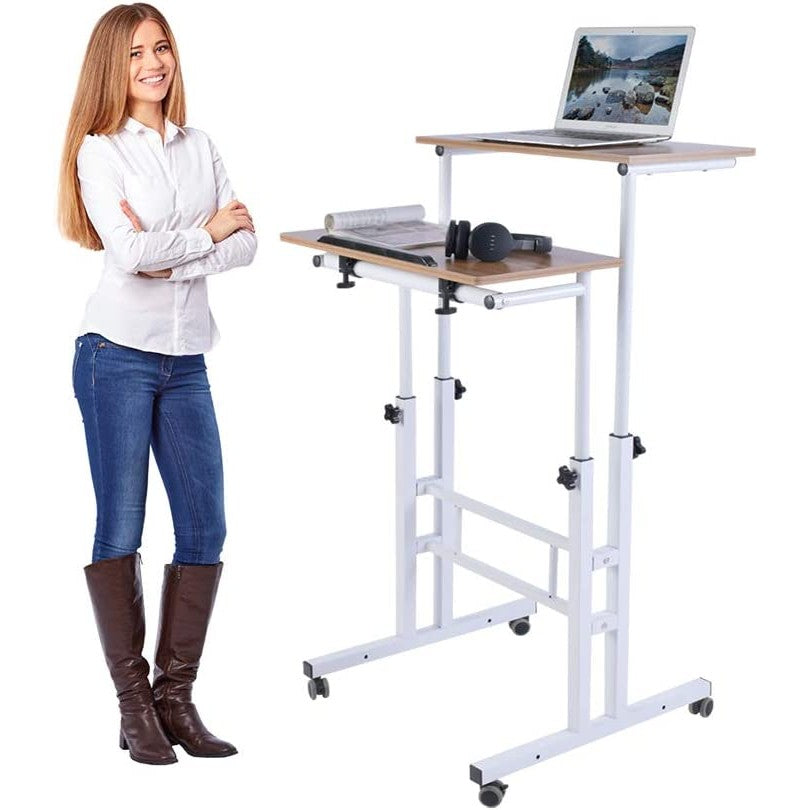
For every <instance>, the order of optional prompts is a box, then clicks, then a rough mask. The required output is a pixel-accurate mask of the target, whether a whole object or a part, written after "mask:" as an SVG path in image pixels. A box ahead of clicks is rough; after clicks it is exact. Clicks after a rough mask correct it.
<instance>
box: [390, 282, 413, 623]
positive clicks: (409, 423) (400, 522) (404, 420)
mask: <svg viewBox="0 0 810 810" xmlns="http://www.w3.org/2000/svg"><path fill="white" fill-rule="evenodd" d="M399 386H400V392H401V393H400V395H399V396H398V397H397V407H398V408H399V409H400V417H399V423H398V424H396V425H395V427H396V431H397V437H396V464H397V474H396V543H397V553H396V560H397V563H396V566H397V568H396V580H397V583H396V593H397V634H398V635H403V636H410V635H413V634H414V633H415V632H416V398H415V397H414V396H413V379H412V362H411V291H410V290H407V289H405V288H404V287H401V288H400V290H399Z"/></svg>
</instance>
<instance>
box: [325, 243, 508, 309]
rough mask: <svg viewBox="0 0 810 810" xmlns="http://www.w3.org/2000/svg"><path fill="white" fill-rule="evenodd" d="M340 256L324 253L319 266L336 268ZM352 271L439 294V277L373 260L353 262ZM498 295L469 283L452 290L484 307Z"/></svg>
mask: <svg viewBox="0 0 810 810" xmlns="http://www.w3.org/2000/svg"><path fill="white" fill-rule="evenodd" d="M339 260H340V257H339V256H337V255H336V254H334V253H326V254H324V255H323V256H322V257H321V266H323V267H328V268H330V269H331V270H337V269H339V268H338V263H339ZM352 272H353V273H354V274H355V275H356V276H359V277H360V278H371V279H375V280H376V281H385V282H387V283H389V284H397V285H399V286H400V287H408V288H409V289H411V290H418V291H420V292H426V293H432V294H433V295H435V296H437V297H438V295H439V279H438V278H432V277H431V276H424V275H420V274H419V273H411V272H409V271H407V270H397V269H396V268H394V267H383V266H382V265H380V264H374V263H373V262H366V261H358V262H356V263H355V264H354V267H353V268H352ZM493 295H500V293H499V292H498V291H497V290H490V289H487V288H486V287H475V286H473V285H471V284H459V285H458V287H456V288H455V290H454V291H453V297H454V298H456V299H457V300H458V301H461V302H463V303H465V304H477V305H478V306H480V307H486V303H485V299H486V298H487V297H489V296H493Z"/></svg>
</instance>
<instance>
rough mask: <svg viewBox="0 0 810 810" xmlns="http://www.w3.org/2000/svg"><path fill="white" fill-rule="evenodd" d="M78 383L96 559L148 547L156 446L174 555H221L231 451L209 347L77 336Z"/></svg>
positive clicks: (183, 559)
mask: <svg viewBox="0 0 810 810" xmlns="http://www.w3.org/2000/svg"><path fill="white" fill-rule="evenodd" d="M73 391H74V393H75V395H76V399H77V400H78V401H79V408H80V410H81V414H82V420H83V422H84V432H85V436H86V438H87V452H88V455H89V456H90V474H91V475H92V478H93V489H94V490H95V494H96V533H95V543H94V545H93V562H97V561H98V560H103V559H107V558H109V557H123V556H126V555H127V554H132V553H133V552H135V551H137V549H138V548H139V546H140V545H141V534H142V532H143V521H144V515H145V507H146V486H147V474H148V471H149V447H150V445H151V447H152V452H153V453H154V455H155V461H156V462H157V466H158V470H159V471H160V475H161V478H162V479H163V484H164V486H165V487H166V493H167V494H168V496H169V506H170V507H171V513H172V522H173V523H174V538H175V551H174V558H173V560H172V562H173V563H175V564H186V565H211V564H214V563H217V562H219V555H220V552H221V551H222V544H223V543H224V541H225V505H224V486H223V476H222V451H221V449H220V443H219V430H218V428H217V420H216V416H215V414H214V403H213V401H212V399H211V389H210V387H209V385H208V375H207V374H206V366H205V361H204V359H203V355H202V354H194V355H185V356H174V355H168V354H158V353H157V352H146V351H141V350H139V349H132V348H130V347H128V346H121V345H119V344H117V343H113V342H111V341H109V340H107V338H105V337H104V336H103V335H99V334H96V333H94V332H89V333H87V334H85V335H81V336H80V337H78V338H76V353H75V355H74V359H73Z"/></svg>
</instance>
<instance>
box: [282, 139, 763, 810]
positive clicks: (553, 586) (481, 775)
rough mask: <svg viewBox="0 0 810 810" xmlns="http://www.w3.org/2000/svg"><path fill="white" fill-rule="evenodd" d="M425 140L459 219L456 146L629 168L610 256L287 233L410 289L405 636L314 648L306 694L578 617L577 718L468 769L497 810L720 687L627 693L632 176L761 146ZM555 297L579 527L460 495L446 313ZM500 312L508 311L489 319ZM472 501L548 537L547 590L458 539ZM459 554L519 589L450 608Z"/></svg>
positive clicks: (404, 352)
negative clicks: (533, 282)
mask: <svg viewBox="0 0 810 810" xmlns="http://www.w3.org/2000/svg"><path fill="white" fill-rule="evenodd" d="M416 140H417V142H418V143H424V144H430V145H433V146H434V147H435V151H436V154H437V155H438V156H439V222H440V224H443V225H446V224H447V223H448V222H449V220H450V196H451V178H452V159H453V157H454V156H455V155H459V154H474V153H481V152H517V153H522V154H530V155H548V156H554V157H562V158H569V159H583V160H597V161H608V162H612V163H616V164H617V168H618V173H619V176H620V177H621V226H620V231H621V232H620V256H619V257H611V256H603V255H599V254H593V253H584V252H582V251H577V250H572V249H566V248H561V247H555V248H554V250H553V251H552V252H551V253H550V254H546V255H539V254H533V253H524V252H514V253H511V254H510V255H509V256H508V257H507V258H506V259H505V260H504V261H502V262H496V263H483V262H479V261H477V260H475V259H470V260H466V261H459V260H455V259H446V258H445V256H444V249H443V247H435V248H427V249H420V250H418V251H416V252H418V253H421V254H427V255H430V256H432V257H433V258H434V259H435V262H436V267H432V268H431V267H423V266H419V265H415V264H410V263H408V262H403V261H399V260H396V259H389V258H387V257H381V256H378V255H374V254H371V253H365V252H364V251H360V250H350V249H347V248H342V247H335V246H332V245H327V244H324V243H321V242H318V241H317V240H318V237H319V236H321V235H323V234H324V231H299V232H293V233H284V234H282V235H281V238H282V240H283V241H285V242H290V243H292V244H298V245H302V246H304V247H308V248H312V249H315V250H317V251H320V252H321V254H322V255H317V256H315V258H314V263H315V265H316V266H323V267H327V268H331V269H334V270H337V271H338V272H339V273H340V274H341V277H342V281H341V282H340V283H339V284H338V286H339V287H343V288H347V287H350V286H353V284H354V282H353V281H352V280H351V279H352V278H369V279H377V280H380V281H385V282H389V283H393V284H396V285H398V286H399V379H400V393H399V395H398V396H397V397H396V404H390V405H386V409H385V418H386V419H387V420H388V421H390V422H391V423H392V424H393V425H394V427H395V429H396V569H397V570H396V582H397V588H396V590H397V592H396V633H395V635H393V636H390V637H388V638H384V639H380V640H377V641H372V642H370V643H368V644H363V645H361V646H359V647H352V648H350V649H346V650H341V651H339V652H336V653H331V654H329V655H325V656H321V657H318V658H310V659H308V660H307V661H305V662H304V674H305V675H306V676H307V677H308V678H309V679H310V680H309V684H308V687H309V694H310V697H312V698H313V699H315V698H316V697H317V696H318V695H322V696H323V697H327V696H328V695H329V684H328V681H327V680H326V678H325V677H324V676H325V675H327V674H328V673H331V672H336V671H338V670H341V669H347V668H349V667H353V666H356V665H358V664H363V663H367V662H369V661H373V660H376V659H378V658H383V657H385V656H388V655H393V654H395V653H398V652H403V651H405V650H409V649H413V648H415V647H419V646H422V645H425V644H430V643H433V642H436V641H441V640H443V639H446V638H450V637H452V636H456V635H460V634H462V633H468V632H471V631H473V630H479V629H482V628H485V627H489V626H491V625H494V624H500V623H504V622H508V623H509V625H510V627H511V628H512V630H513V631H514V632H515V633H516V634H518V635H522V634H524V633H526V632H527V631H528V629H529V616H531V615H532V614H534V613H535V612H536V609H537V606H538V605H541V606H543V607H546V608H550V609H552V610H555V611H557V612H558V613H562V614H563V615H564V616H566V617H567V619H568V726H567V728H565V729H564V730H562V731H559V732H557V733H555V734H551V735H548V736H545V737H540V738H539V739H536V740H533V741H531V742H528V743H525V744H523V745H519V746H517V747H516V748H512V749H510V750H508V751H504V752H502V753H500V754H496V755H494V756H491V757H489V758H487V759H484V760H480V761H478V762H475V763H473V764H472V765H470V778H471V779H472V781H474V782H475V783H476V784H478V785H479V799H480V801H481V803H482V804H484V805H486V806H488V807H496V806H497V805H499V804H500V803H501V801H502V800H503V797H504V792H505V790H506V787H507V786H506V785H505V784H504V783H503V782H502V781H500V780H501V777H504V776H506V775H507V774H509V773H513V772H514V771H517V770H519V769H521V768H525V767H527V766H529V765H534V764H535V763H537V762H540V761H543V760H545V759H548V758H550V757H552V756H555V755H557V754H561V753H563V752H565V751H568V750H570V749H572V748H576V747H578V746H580V745H584V744H586V743H588V742H592V741H593V740H596V739H599V738H601V737H605V736H607V735H609V734H612V733H614V732H616V731H619V730H621V729H623V728H627V727H628V726H632V725H635V724H636V723H640V722H642V721H644V720H649V719H650V718H652V717H655V716H657V715H659V714H663V713H665V712H669V711H672V710H673V709H677V708H680V707H682V706H689V710H690V712H691V713H692V714H700V715H702V716H703V717H708V716H709V714H711V711H712V707H713V701H712V697H711V684H710V682H709V681H707V680H705V679H703V678H697V679H696V680H693V681H689V682H688V683H684V684H681V685H680V686H676V687H675V688H673V689H669V690H667V691H665V692H661V693H659V694H657V695H654V696H652V697H649V698H647V699H645V700H641V701H639V702H637V703H633V704H628V701H627V675H628V672H627V670H628V626H629V590H630V581H629V571H630V569H629V564H630V515H631V511H630V505H631V467H632V462H633V459H634V458H636V457H637V456H638V455H640V454H641V453H643V452H644V447H643V446H642V444H641V441H640V439H639V437H638V436H634V435H633V434H631V433H630V432H629V394H630V328H631V315H632V292H633V271H634V264H635V261H634V219H635V192H636V177H637V175H639V174H657V173H661V172H673V171H707V170H709V169H721V168H731V167H733V166H734V165H735V162H736V158H738V157H744V156H750V155H753V154H754V150H753V149H750V148H744V147H732V146H708V145H704V144H685V143H684V144H679V143H672V142H665V143H658V144H650V145H638V146H622V147H597V148H590V149H562V148H554V147H539V146H523V145H520V144H496V143H484V142H481V141H475V140H472V139H470V138H469V137H467V136H463V135H460V136H458V135H457V136H453V135H449V136H422V137H419V138H417V139H416ZM603 268H618V272H619V291H618V318H617V340H616V389H615V415H614V428H613V433H611V435H610V445H609V458H608V472H609V475H608V530H607V542H606V544H605V545H601V546H599V547H597V548H594V543H593V465H594V460H593V458H592V457H591V454H590V435H589V424H590V338H591V335H590V331H591V330H590V274H591V272H592V271H595V270H599V269H603ZM564 274H576V280H575V281H573V282H570V281H566V282H565V283H558V282H559V279H556V278H555V277H556V276H559V275H564ZM548 278H552V279H553V282H554V283H551V284H546V285H544V286H540V287H538V288H537V289H532V290H520V291H515V292H509V291H508V290H502V289H500V287H501V285H504V284H508V283H509V282H511V281H516V280H526V279H540V280H542V279H548ZM412 290H420V291H424V292H428V293H432V294H434V295H436V296H438V301H439V304H440V306H439V307H438V308H437V309H436V313H437V315H438V327H439V328H438V369H437V373H436V377H435V382H434V398H435V407H434V422H435V425H434V430H435V433H434V470H433V474H432V475H428V476H426V477H421V478H419V477H417V473H416V400H415V397H414V394H413V387H412V363H411V291H412ZM558 298H575V299H576V324H575V329H576V332H575V333H576V383H575V429H574V446H573V455H572V457H571V459H570V460H569V462H568V463H567V464H566V465H564V466H562V467H560V468H559V477H558V479H557V480H558V483H560V484H561V485H562V486H563V487H564V488H565V489H566V490H567V492H568V499H569V500H568V503H569V510H568V533H567V535H566V536H564V535H561V534H558V533H556V532H553V531H550V530H548V529H546V528H544V527H542V526H539V525H537V524H534V523H531V522H529V521H527V520H524V519H523V518H520V517H517V516H515V515H511V514H508V513H506V512H504V511H502V510H500V509H497V508H495V507H493V506H490V505H488V504H485V503H483V502H481V501H477V500H474V499H473V498H471V497H469V496H467V495H464V494H462V493H460V492H457V491H456V490H455V488H454V481H453V466H454V464H453V449H454V405H455V400H456V399H459V398H460V397H461V395H462V394H463V392H464V387H463V386H462V385H461V383H460V380H458V379H455V378H454V377H452V376H451V373H450V324H451V316H452V315H453V314H454V313H455V312H456V311H457V307H456V306H455V304H457V303H469V304H474V305H479V306H483V307H485V308H486V309H488V310H492V311H493V312H494V311H498V310H502V309H505V308H509V307H513V306H518V305H530V304H536V303H541V302H543V301H549V300H553V299H558ZM493 317H498V316H495V315H494V316H493ZM423 496H428V497H431V498H433V500H434V527H433V532H432V533H430V534H428V535H423V536H417V534H416V501H417V498H419V497H423ZM464 510H466V511H469V512H473V513H475V514H477V515H480V516H482V517H485V518H488V519H490V520H493V521H495V522H497V523H500V524H502V525H505V526H508V527H510V528H512V529H514V530H516V531H518V532H522V533H523V534H525V535H528V536H529V537H532V538H534V539H536V540H539V541H541V542H543V543H545V544H547V545H548V547H549V576H548V583H547V584H546V588H545V589H544V588H541V587H539V586H538V585H536V584H534V583H530V582H528V581H525V580H523V579H521V578H518V577H516V576H514V575H513V574H510V573H507V572H505V571H501V570H499V569H497V568H494V567H493V566H491V565H488V564H487V563H486V562H484V561H482V560H478V559H475V558H473V557H470V556H468V555H466V554H464V553H463V552H462V550H461V513H462V511H464ZM560 549H562V550H563V551H566V552H567V553H568V556H569V565H568V572H569V573H568V588H567V593H566V594H565V596H561V595H560V594H559V593H558V588H557V572H558V554H559V551H560ZM421 553H427V554H432V555H433V557H434V578H433V579H434V583H433V584H434V599H433V624H432V625H430V626H428V627H422V628H417V627H416V558H417V555H418V554H421ZM456 565H458V566H461V567H462V568H466V569H468V570H470V571H473V572H474V573H476V574H479V575H480V576H483V577H486V578H487V579H490V580H492V581H494V582H497V583H499V584H501V585H504V586H506V587H507V588H509V589H510V590H512V591H514V592H515V593H517V594H518V595H519V596H520V597H521V598H520V599H518V600H516V601H513V602H509V603H507V604H504V605H498V606H496V607H492V608H490V609H488V610H484V611H480V612H478V613H474V614H471V615H467V616H455V615H454V613H453V568H454V566H456ZM602 568H605V569H606V573H607V598H606V605H605V607H604V609H603V610H596V611H594V609H593V607H592V599H591V576H592V574H593V572H594V571H596V570H599V569H602ZM600 633H604V634H605V638H606V647H605V673H604V682H605V714H604V715H603V716H601V717H598V718H595V719H592V718H591V711H590V692H591V638H592V636H593V635H596V634H600Z"/></svg>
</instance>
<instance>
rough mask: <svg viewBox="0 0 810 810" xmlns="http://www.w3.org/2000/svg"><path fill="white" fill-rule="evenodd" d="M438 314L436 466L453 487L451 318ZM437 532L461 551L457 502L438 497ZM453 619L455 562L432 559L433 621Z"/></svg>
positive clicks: (441, 477)
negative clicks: (455, 503) (453, 502)
mask: <svg viewBox="0 0 810 810" xmlns="http://www.w3.org/2000/svg"><path fill="white" fill-rule="evenodd" d="M451 318H452V315H438V337H439V340H438V346H439V351H438V371H437V375H436V378H435V380H434V397H435V400H434V431H435V433H434V468H435V474H436V478H437V480H440V481H441V482H442V486H445V487H448V488H450V489H452V488H453V467H454V464H453V459H454V442H455V403H456V400H455V380H454V379H453V378H452V377H451V376H450V319H451ZM433 510H434V533H435V534H437V535H438V536H439V537H441V540H442V544H443V545H444V546H445V547H446V548H449V549H453V550H460V548H461V533H460V521H461V513H460V510H459V509H458V507H457V506H455V505H454V504H452V503H450V502H448V501H443V500H440V499H439V498H436V499H435V502H434V506H433ZM452 618H453V563H452V562H451V561H449V560H446V559H444V558H442V557H439V556H435V557H434V558H433V621H434V623H435V624H436V625H438V626H440V627H444V626H446V625H447V624H448V623H449V622H450V621H451V620H452Z"/></svg>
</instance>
